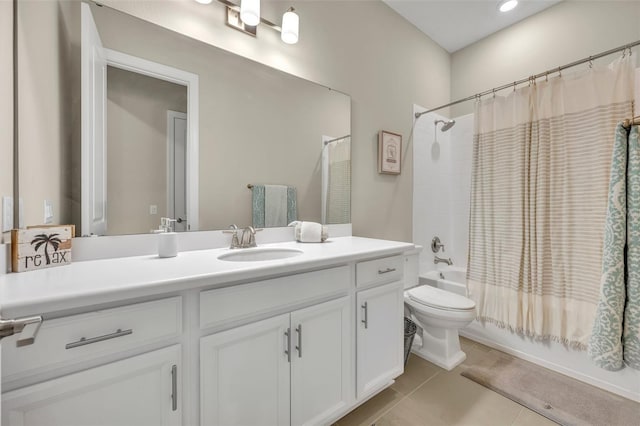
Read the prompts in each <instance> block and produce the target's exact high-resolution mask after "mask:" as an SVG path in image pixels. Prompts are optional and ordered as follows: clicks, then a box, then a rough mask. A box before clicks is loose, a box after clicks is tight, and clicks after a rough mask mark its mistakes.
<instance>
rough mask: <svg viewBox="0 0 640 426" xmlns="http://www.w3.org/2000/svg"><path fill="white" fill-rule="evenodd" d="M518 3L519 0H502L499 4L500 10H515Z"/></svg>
mask: <svg viewBox="0 0 640 426" xmlns="http://www.w3.org/2000/svg"><path fill="white" fill-rule="evenodd" d="M517 5H518V0H502V1H501V2H500V4H498V10H499V11H500V12H508V11H510V10H513V9H514V8H515V7H516V6H517Z"/></svg>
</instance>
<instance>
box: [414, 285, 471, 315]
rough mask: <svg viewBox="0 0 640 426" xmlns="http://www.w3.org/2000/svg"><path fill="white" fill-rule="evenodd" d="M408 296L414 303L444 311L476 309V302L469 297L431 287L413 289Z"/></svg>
mask: <svg viewBox="0 0 640 426" xmlns="http://www.w3.org/2000/svg"><path fill="white" fill-rule="evenodd" d="M407 294H408V296H409V299H411V300H412V301H413V302H416V303H419V304H421V305H424V306H428V307H430V308H435V309H440V310H444V311H473V310H474V309H475V307H476V304H475V302H474V301H473V300H471V299H469V298H467V297H464V296H461V295H459V294H454V293H451V292H448V291H444V290H441V289H439V288H436V287H432V286H430V285H422V286H419V287H416V288H413V289H411V290H409V291H407Z"/></svg>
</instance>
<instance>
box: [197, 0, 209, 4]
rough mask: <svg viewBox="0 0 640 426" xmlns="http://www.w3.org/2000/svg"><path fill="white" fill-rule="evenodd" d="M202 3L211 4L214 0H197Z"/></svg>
mask: <svg viewBox="0 0 640 426" xmlns="http://www.w3.org/2000/svg"><path fill="white" fill-rule="evenodd" d="M196 1H197V2H198V3H200V4H211V2H212V1H213V0H196Z"/></svg>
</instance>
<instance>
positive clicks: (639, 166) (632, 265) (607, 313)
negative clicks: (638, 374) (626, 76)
mask: <svg viewBox="0 0 640 426" xmlns="http://www.w3.org/2000/svg"><path fill="white" fill-rule="evenodd" d="M601 283H602V285H601V297H600V303H599V304H598V311H597V313H596V319H595V323H594V325H593V333H592V335H591V339H590V340H589V356H590V357H591V358H592V359H593V360H594V361H595V363H596V364H597V365H599V366H600V367H602V368H605V369H607V370H619V369H621V368H622V367H623V366H624V364H627V365H628V366H630V367H632V368H635V369H637V370H640V141H638V126H632V127H631V128H630V129H627V128H625V127H624V126H623V125H622V124H618V127H617V128H616V137H615V142H614V147H613V156H612V166H611V179H610V182H609V205H608V209H607V219H606V228H605V248H604V253H603V257H602V279H601Z"/></svg>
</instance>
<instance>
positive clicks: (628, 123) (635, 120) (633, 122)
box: [622, 115, 640, 127]
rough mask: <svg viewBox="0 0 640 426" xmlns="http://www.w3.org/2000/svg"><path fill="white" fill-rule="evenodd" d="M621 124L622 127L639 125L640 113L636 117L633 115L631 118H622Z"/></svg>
mask: <svg viewBox="0 0 640 426" xmlns="http://www.w3.org/2000/svg"><path fill="white" fill-rule="evenodd" d="M622 125H623V126H624V127H631V126H635V125H640V115H639V116H637V117H633V118H627V119H626V120H624V121H623V122H622Z"/></svg>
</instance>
